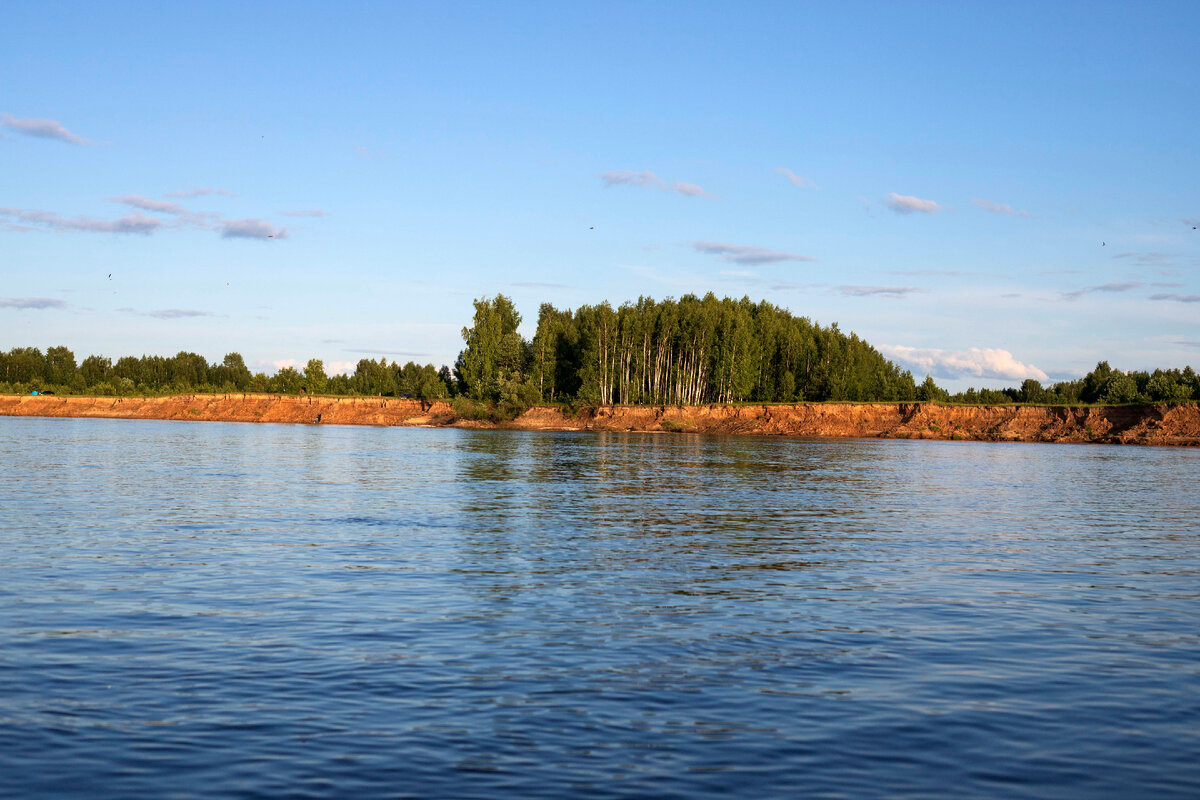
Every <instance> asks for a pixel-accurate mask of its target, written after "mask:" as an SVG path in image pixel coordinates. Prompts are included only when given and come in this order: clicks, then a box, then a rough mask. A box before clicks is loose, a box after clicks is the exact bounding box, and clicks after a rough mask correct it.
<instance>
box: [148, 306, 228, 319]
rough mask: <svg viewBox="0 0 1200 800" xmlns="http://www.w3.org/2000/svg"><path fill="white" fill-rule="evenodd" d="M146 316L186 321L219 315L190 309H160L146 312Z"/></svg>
mask: <svg viewBox="0 0 1200 800" xmlns="http://www.w3.org/2000/svg"><path fill="white" fill-rule="evenodd" d="M146 316H147V317H154V318H155V319H187V318H189V317H218V316H220V314H214V313H213V312H211V311H197V310H195V309H191V308H162V309H159V310H157V311H147V312H146Z"/></svg>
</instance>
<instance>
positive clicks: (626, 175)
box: [599, 169, 667, 189]
mask: <svg viewBox="0 0 1200 800" xmlns="http://www.w3.org/2000/svg"><path fill="white" fill-rule="evenodd" d="M599 178H600V180H602V181H604V186H605V187H606V188H609V187H613V186H640V187H642V188H643V189H665V188H666V186H667V184H666V183H665V182H664V181H663V179H662V178H660V177H658V176H657V175H655V174H654V173H653V172H651V171H650V170H644V171H642V172H634V171H633V170H631V169H617V170H610V171H609V172H601V173H600V175H599Z"/></svg>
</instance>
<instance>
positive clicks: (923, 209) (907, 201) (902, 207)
mask: <svg viewBox="0 0 1200 800" xmlns="http://www.w3.org/2000/svg"><path fill="white" fill-rule="evenodd" d="M883 204H884V205H885V206H887V207H888V208H890V209H891V210H892V211H895V212H896V213H897V214H911V213H913V212H914V211H916V212H917V213H920V214H936V213H937V212H939V211H941V210H942V207H941V206H940V205H938V204H937V203H935V202H933V201H932V200H922V199H921V198H919V197H913V196H912V195H907V194H896V193H895V192H892V193H891V194H889V195H888V196H887V197H885V198H883Z"/></svg>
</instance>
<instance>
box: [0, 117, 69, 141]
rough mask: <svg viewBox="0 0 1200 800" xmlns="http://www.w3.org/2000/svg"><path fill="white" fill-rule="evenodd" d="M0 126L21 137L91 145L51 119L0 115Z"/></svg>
mask: <svg viewBox="0 0 1200 800" xmlns="http://www.w3.org/2000/svg"><path fill="white" fill-rule="evenodd" d="M0 126H3V127H5V128H8V129H9V130H10V131H15V132H16V133H19V134H21V135H22V136H32V137H34V138H37V139H54V140H56V141H59V142H66V143H67V144H78V145H89V144H92V142H90V141H89V140H87V139H84V138H83V137H82V136H76V135H75V134H73V133H71V132H70V131H69V130H67V129H66V128H65V127H63V124H62V123H61V122H58V121H56V120H52V119H17V118H16V117H13V116H10V115H8V114H0Z"/></svg>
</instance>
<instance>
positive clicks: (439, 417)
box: [0, 394, 1200, 446]
mask: <svg viewBox="0 0 1200 800" xmlns="http://www.w3.org/2000/svg"><path fill="white" fill-rule="evenodd" d="M0 416H30V417H107V418H120V419H161V420H203V421H220V422H282V423H307V424H314V423H316V422H317V419H318V416H319V417H320V424H322V425H326V424H328V425H415V426H436V427H440V426H455V427H470V428H509V429H516V430H576V431H645V432H651V431H653V432H664V431H667V432H675V433H708V434H739V435H757V436H807V437H833V438H884V439H956V440H958V439H961V440H967V441H987V442H1076V443H1085V442H1094V443H1109V444H1155V445H1191V446H1196V445H1200V405H1198V404H1196V403H1182V404H1178V405H1144V406H1112V407H1092V406H1081V407H1042V406H943V405H938V404H934V403H799V404H794V405H793V404H789V405H737V406H721V405H713V406H603V407H600V408H595V409H588V410H584V411H582V412H580V413H578V414H571V413H569V412H567V411H565V410H564V409H561V408H557V407H553V406H535V407H533V408H531V409H529V410H528V411H526V412H525V413H524V414H522V415H521V416H519V417H517V418H516V419H515V420H513V421H512V422H508V423H502V424H492V423H487V422H478V421H472V420H461V419H459V418H458V417H457V415H455V413H454V409H453V408H452V407H451V405H450V404H449V403H447V402H444V401H437V402H434V403H431V404H422V403H421V402H420V401H417V400H403V399H395V398H346V397H343V398H337V397H289V396H279V395H267V394H197V395H175V396H169V397H63V396H43V395H38V396H11V395H10V396H0Z"/></svg>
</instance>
